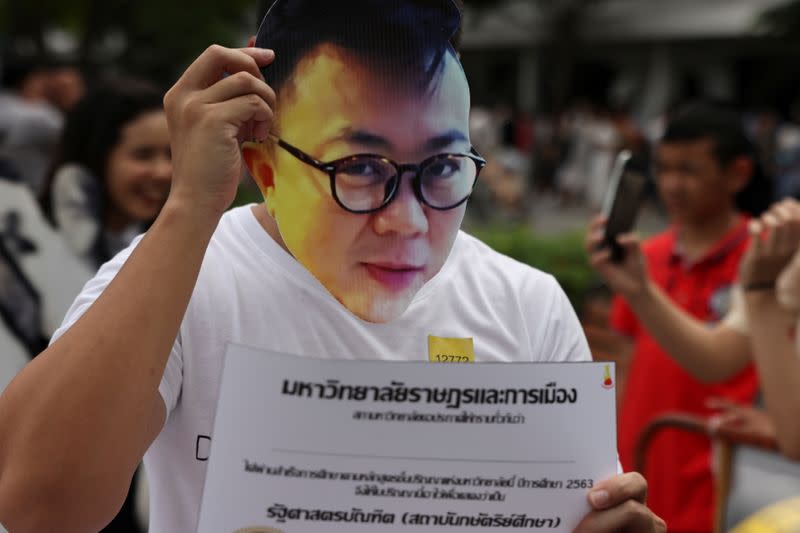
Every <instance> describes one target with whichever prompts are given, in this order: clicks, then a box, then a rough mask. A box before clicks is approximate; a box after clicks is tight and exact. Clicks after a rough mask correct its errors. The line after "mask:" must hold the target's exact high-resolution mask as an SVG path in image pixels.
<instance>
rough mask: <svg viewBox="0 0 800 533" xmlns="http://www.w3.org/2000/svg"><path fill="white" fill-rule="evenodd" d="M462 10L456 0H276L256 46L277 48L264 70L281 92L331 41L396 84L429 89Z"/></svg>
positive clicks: (457, 26) (446, 52)
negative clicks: (311, 54) (300, 65)
mask: <svg viewBox="0 0 800 533" xmlns="http://www.w3.org/2000/svg"><path fill="white" fill-rule="evenodd" d="M460 23H461V11H460V10H459V8H458V6H457V5H456V4H455V3H454V0H336V1H334V0H277V1H276V2H275V3H274V4H273V5H272V7H271V8H270V9H269V11H268V12H267V14H266V16H265V17H264V20H263V21H262V23H261V26H260V28H259V30H258V35H257V37H256V46H258V47H260V48H271V49H273V50H275V60H274V61H273V63H272V64H270V65H269V66H267V67H265V68H264V69H263V73H264V77H265V78H266V80H267V83H269V84H270V86H272V88H273V89H275V90H276V91H277V92H280V89H281V88H282V87H283V85H284V84H285V83H286V82H287V80H289V79H290V78H291V75H292V73H293V72H294V70H295V68H296V67H297V65H298V63H300V61H301V60H302V59H303V58H304V57H305V56H306V54H308V53H309V52H311V51H312V50H314V49H315V48H316V47H317V46H319V45H321V44H325V43H330V44H333V45H336V46H339V47H341V48H343V49H345V50H347V51H350V52H353V53H355V55H356V56H357V57H358V58H359V59H361V60H363V61H365V62H366V63H367V65H368V66H369V67H370V68H376V69H379V70H380V71H381V74H384V73H385V74H387V75H390V76H391V77H392V78H391V79H392V80H397V81H403V82H411V83H414V84H416V85H417V86H418V87H421V88H428V87H429V86H430V84H431V83H432V81H433V80H435V79H436V77H437V76H438V75H439V73H440V71H441V69H442V66H443V63H444V58H445V57H446V55H447V54H448V53H451V54H453V55H454V56H455V53H456V52H455V50H454V48H453V46H452V42H451V40H453V39H457V37H458V29H459V27H460Z"/></svg>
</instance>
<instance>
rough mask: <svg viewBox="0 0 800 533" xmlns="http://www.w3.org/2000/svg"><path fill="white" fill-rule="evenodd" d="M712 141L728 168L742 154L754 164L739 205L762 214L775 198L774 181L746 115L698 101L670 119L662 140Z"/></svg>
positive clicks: (667, 141)
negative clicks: (749, 133) (746, 126)
mask: <svg viewBox="0 0 800 533" xmlns="http://www.w3.org/2000/svg"><path fill="white" fill-rule="evenodd" d="M703 139H709V140H711V142H712V144H713V148H712V153H713V156H714V158H715V159H716V161H717V163H719V165H720V166H721V167H723V168H724V167H727V166H728V165H729V164H731V163H732V162H733V161H734V160H735V159H737V158H739V157H747V158H749V159H750V160H751V161H752V163H753V174H752V176H751V177H750V180H749V181H748V182H747V185H746V186H745V188H744V189H742V190H741V191H740V192H739V194H737V195H736V199H735V200H736V207H737V208H738V209H739V210H740V211H743V212H745V213H748V214H750V215H753V216H758V215H760V214H761V213H763V212H764V211H766V209H767V208H768V207H769V205H770V203H771V202H772V200H773V183H772V180H771V179H770V177H769V176H768V175H767V174H766V172H765V171H764V168H763V166H762V165H761V163H760V161H759V158H758V156H757V154H756V149H755V146H754V144H753V143H752V141H751V140H750V139H749V138H748V137H747V134H746V133H745V130H744V121H743V118H742V117H741V116H740V115H739V114H738V113H737V112H735V111H733V110H731V109H728V108H726V107H723V106H721V105H716V104H711V103H707V102H694V103H691V104H688V105H686V106H684V107H682V108H680V109H678V110H677V111H676V112H675V114H674V115H673V116H672V117H671V118H670V119H669V120H668V123H667V127H666V130H665V132H664V136H663V137H662V138H661V142H662V143H670V142H673V143H674V142H692V141H699V140H703Z"/></svg>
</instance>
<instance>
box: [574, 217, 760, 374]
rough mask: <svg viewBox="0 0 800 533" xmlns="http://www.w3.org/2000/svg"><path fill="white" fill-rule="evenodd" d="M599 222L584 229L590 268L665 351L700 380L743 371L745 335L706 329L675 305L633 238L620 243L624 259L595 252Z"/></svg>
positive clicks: (722, 328)
mask: <svg viewBox="0 0 800 533" xmlns="http://www.w3.org/2000/svg"><path fill="white" fill-rule="evenodd" d="M604 224H605V220H604V219H603V218H597V219H595V220H594V221H593V222H592V224H591V225H590V227H589V233H588V235H587V238H586V246H587V250H588V252H589V256H590V261H591V264H592V266H593V267H594V269H595V270H596V271H597V272H598V274H600V276H601V277H602V278H603V279H604V280H605V281H606V283H607V284H608V285H609V287H610V288H611V290H613V291H614V292H616V293H617V294H620V295H621V296H622V297H624V298H625V300H626V301H627V302H628V305H630V307H631V309H632V310H633V312H634V313H635V314H636V316H637V318H638V319H639V320H640V321H641V322H642V324H643V325H644V327H645V328H646V329H647V331H648V332H650V334H651V335H652V336H653V338H655V340H656V341H657V342H658V344H659V345H660V346H661V347H662V348H663V349H664V351H666V352H667V354H669V356H670V357H672V359H673V360H674V361H675V362H677V363H678V364H679V365H680V366H681V367H683V369H684V370H686V371H687V372H689V373H690V374H692V375H693V376H694V377H695V378H697V379H698V380H700V381H704V382H717V381H722V380H725V379H727V378H729V377H731V376H733V375H734V374H736V373H737V372H739V371H740V370H741V369H742V368H744V366H745V365H746V364H747V363H748V361H749V360H750V353H749V352H750V350H749V346H748V343H747V337H746V336H745V335H743V334H741V333H739V332H737V331H736V330H734V329H732V328H730V327H727V326H726V325H725V324H724V323H723V324H720V325H717V326H715V327H712V328H709V327H708V326H707V325H705V324H704V323H702V322H701V321H699V320H697V319H696V318H694V317H692V316H691V315H689V314H688V313H686V312H684V311H683V310H682V309H680V308H679V307H678V306H677V305H675V304H674V303H673V302H672V301H671V300H670V299H669V298H668V297H667V296H666V295H665V294H664V293H663V292H662V291H661V289H660V288H659V287H658V286H656V285H655V284H654V283H653V282H652V280H651V279H650V278H649V276H648V274H647V266H646V264H645V261H644V256H643V254H642V251H641V246H640V244H639V241H638V239H637V238H636V237H635V236H633V235H626V236H623V237H621V238H620V239H619V241H620V244H621V245H622V246H623V247H624V249H625V259H624V261H623V262H622V263H619V264H617V263H614V262H612V261H611V255H610V253H609V252H608V250H603V249H600V248H599V246H600V244H601V242H602V233H601V232H602V229H603V227H604Z"/></svg>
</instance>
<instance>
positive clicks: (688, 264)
mask: <svg viewBox="0 0 800 533" xmlns="http://www.w3.org/2000/svg"><path fill="white" fill-rule="evenodd" d="M755 169H756V163H755V158H754V156H753V149H752V146H751V144H750V142H749V141H748V140H747V137H746V136H745V134H744V132H743V128H742V125H741V121H740V119H739V117H738V116H737V115H736V114H734V113H730V112H727V111H724V110H721V109H718V108H715V107H712V106H708V105H694V106H691V107H688V108H686V109H684V110H682V111H681V112H680V113H678V114H677V115H675V116H674V118H673V119H672V120H671V121H670V123H669V124H668V126H667V129H666V132H665V134H664V137H663V138H662V139H661V141H660V143H659V145H658V147H657V149H656V152H655V169H654V170H655V177H656V184H657V187H658V190H659V194H660V196H661V199H662V201H663V203H664V205H665V207H666V209H667V212H668V214H669V218H670V222H671V224H670V227H669V228H668V229H667V230H666V231H664V232H663V233H660V234H658V235H656V236H654V237H652V238H651V239H649V240H647V241H646V242H645V243H644V244H643V255H644V262H645V266H646V271H647V272H648V273H649V280H648V281H647V283H649V284H652V285H655V286H657V287H659V288H660V289H661V291H663V292H664V293H665V294H666V295H667V296H668V297H669V298H670V300H671V301H672V302H673V303H674V304H675V305H676V306H678V307H680V308H681V309H683V310H684V311H686V312H688V313H689V314H691V315H692V316H694V317H696V318H698V319H700V320H703V321H706V322H709V323H713V322H716V321H718V320H720V319H721V318H722V317H723V316H724V315H725V313H726V311H727V309H728V305H729V300H730V289H731V286H732V284H733V283H734V280H735V279H736V277H737V272H738V264H739V261H740V259H741V257H742V255H743V254H744V251H745V249H746V248H747V244H748V231H747V213H748V212H749V213H750V214H754V213H757V212H759V211H760V210H763V209H764V208H766V206H767V204H768V202H769V200H770V191H769V187H768V186H767V184H766V183H765V180H764V179H763V178H761V177H759V178H761V179H756V178H754V176H755V174H756V172H755ZM600 224H602V222H600ZM593 227H594V228H595V230H596V229H598V228H599V227H600V225H599V224H595V225H594V226H593ZM589 242H590V243H591V245H592V246H594V245H595V243H596V242H597V236H596V234H594V235H590V238H589ZM604 253H605V252H601V253H600V254H597V253H594V254H593V264H594V265H595V266H596V267H597V268H598V271H599V273H600V274H601V275H602V276H603V277H604V278H605V280H606V282H607V283H608V284H609V286H610V287H611V288H612V289H613V290H614V291H615V292H616V293H617V296H616V297H615V300H614V303H613V308H612V315H611V322H612V326H613V327H614V328H615V329H617V330H618V331H620V332H621V333H623V334H625V335H626V336H628V337H630V338H631V339H632V340H633V342H634V353H633V359H632V362H631V367H630V370H629V374H628V381H627V386H626V390H625V396H624V398H623V403H622V406H621V414H620V421H619V452H620V458H621V461H622V464H623V467H624V469H625V470H632V469H633V468H634V464H633V463H634V449H635V446H636V443H637V441H638V439H639V437H640V435H641V432H642V430H643V429H644V428H645V426H646V425H647V424H648V423H649V422H650V421H652V420H653V419H654V418H656V417H658V416H659V415H661V414H664V413H667V412H670V411H683V412H691V413H694V414H698V415H704V416H707V415H710V414H711V411H710V410H709V409H708V407H707V405H706V404H707V401H708V399H710V398H714V397H724V398H727V399H729V400H732V401H734V402H737V403H748V404H749V403H751V402H752V401H753V398H754V396H755V393H756V390H757V386H758V385H757V378H756V375H755V372H754V370H753V367H752V366H749V367H747V368H746V369H745V370H743V371H742V372H741V373H739V374H738V375H736V376H734V377H733V378H731V379H730V380H728V381H725V382H723V383H718V384H713V385H712V384H707V383H703V382H700V381H698V380H697V379H695V378H694V377H692V376H691V375H690V374H689V373H688V372H687V371H685V370H684V369H683V368H681V367H680V366H679V365H678V364H677V363H675V362H674V361H673V360H672V359H671V358H670V357H669V356H668V355H667V354H666V353H665V352H664V351H663V350H662V349H661V347H659V345H658V344H657V343H656V341H655V340H654V339H653V337H652V336H651V335H650V334H649V333H648V331H647V330H646V329H645V328H644V326H643V325H642V324H641V323H640V322H639V319H638V318H637V316H636V313H641V312H646V311H643V310H642V309H641V308H640V307H639V306H638V303H637V296H638V293H637V290H639V289H640V287H639V286H638V284H637V283H636V281H635V279H634V278H632V277H631V275H630V271H631V266H632V265H630V264H626V263H630V262H631V261H635V260H637V258H635V257H628V258H626V259H625V260H624V261H623V262H622V263H621V264H619V265H615V264H613V263H610V262H609V261H608V259H607V258H605V257H602V256H603V254H604ZM645 321H646V320H645ZM646 465H647V466H646V469H645V472H643V474H644V475H645V476H646V477H647V479H648V480H649V481H650V492H649V497H648V502H649V504H650V505H651V507H652V509H653V510H654V511H655V512H656V513H658V514H659V515H660V516H662V517H663V518H664V520H665V521H666V522H667V524H668V526H669V530H670V531H673V532H682V533H704V532H710V531H711V529H712V514H713V513H712V510H713V508H714V494H713V484H712V474H711V456H710V442H709V440H708V438H707V437H705V436H702V435H695V434H690V433H687V432H683V431H679V430H665V431H663V432H662V433H660V434H659V435H657V436H656V437H655V439H654V440H653V441H652V442H651V445H650V447H649V450H648V455H647V458H646Z"/></svg>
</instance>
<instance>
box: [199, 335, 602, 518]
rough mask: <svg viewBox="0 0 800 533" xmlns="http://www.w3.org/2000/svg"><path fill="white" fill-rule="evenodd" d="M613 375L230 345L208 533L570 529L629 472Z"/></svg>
mask: <svg viewBox="0 0 800 533" xmlns="http://www.w3.org/2000/svg"><path fill="white" fill-rule="evenodd" d="M611 376H613V365H610V364H606V363H561V364H549V363H548V364H543V363H537V364H525V363H497V364H435V363H428V362H407V363H389V362H382V361H349V360H321V359H312V358H305V357H293V356H287V355H281V354H276V353H271V352H264V351H259V350H255V349H250V348H245V347H242V346H231V347H230V348H229V350H228V355H227V361H226V364H225V371H224V376H223V380H222V385H221V390H220V399H219V405H218V407H217V414H216V420H215V425H214V435H213V439H212V444H211V455H210V459H209V465H208V472H207V477H206V484H205V489H204V493H203V503H202V508H201V512H200V522H199V528H198V531H199V533H234V532H237V533H244V532H248V533H265V532H269V533H276V532H283V533H315V532H323V531H324V532H331V531H341V532H345V531H346V532H359V531H361V532H370V533H372V532H376V533H377V532H383V531H408V532H423V531H432V532H435V531H443V532H444V531H447V532H453V531H464V532H475V531H486V530H488V531H492V530H498V531H504V530H505V531H535V530H548V531H565V532H566V531H572V529H573V528H574V527H575V526H576V525H577V524H578V522H579V521H580V520H581V519H582V518H583V516H584V515H585V514H586V513H587V512H588V510H589V506H588V503H587V497H586V494H587V492H588V489H589V488H590V487H591V486H592V485H593V484H594V483H596V482H598V481H599V480H601V479H605V478H607V477H610V476H612V475H614V474H615V473H616V472H617V452H616V444H615V443H616V437H615V435H616V423H615V401H614V395H615V391H614V382H613V380H612V378H611Z"/></svg>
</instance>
